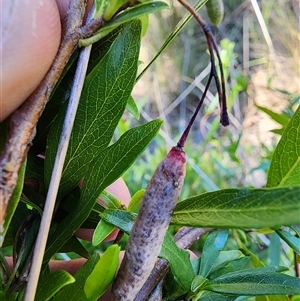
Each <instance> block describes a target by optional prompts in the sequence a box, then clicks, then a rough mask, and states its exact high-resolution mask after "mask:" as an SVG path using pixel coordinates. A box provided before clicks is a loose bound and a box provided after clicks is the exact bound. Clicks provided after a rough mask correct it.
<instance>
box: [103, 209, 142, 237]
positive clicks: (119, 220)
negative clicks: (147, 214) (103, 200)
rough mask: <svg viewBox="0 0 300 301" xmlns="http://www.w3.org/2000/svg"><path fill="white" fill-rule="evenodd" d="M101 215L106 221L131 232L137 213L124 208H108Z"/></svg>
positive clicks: (126, 231)
mask: <svg viewBox="0 0 300 301" xmlns="http://www.w3.org/2000/svg"><path fill="white" fill-rule="evenodd" d="M100 216H101V218H102V219H103V220H105V221H106V222H108V223H110V224H112V225H114V226H115V227H117V228H119V229H120V230H122V231H123V232H125V233H127V234H129V233H130V231H131V228H132V226H133V224H134V221H135V219H136V216H137V214H135V213H131V212H128V211H124V210H112V209H107V210H105V211H104V212H103V213H101V214H100Z"/></svg>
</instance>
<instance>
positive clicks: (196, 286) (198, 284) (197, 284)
mask: <svg viewBox="0 0 300 301" xmlns="http://www.w3.org/2000/svg"><path fill="white" fill-rule="evenodd" d="M207 282H208V279H207V278H205V277H203V276H201V275H196V276H195V277H194V279H193V282H192V284H191V291H192V292H197V291H199V290H201V288H202V287H203V286H204V285H206V284H207Z"/></svg>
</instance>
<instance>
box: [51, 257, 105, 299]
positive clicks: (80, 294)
mask: <svg viewBox="0 0 300 301" xmlns="http://www.w3.org/2000/svg"><path fill="white" fill-rule="evenodd" d="M99 259H100V257H99V255H98V254H94V255H93V256H92V257H91V258H90V259H89V260H88V261H87V262H86V263H85V264H84V265H83V266H82V267H81V268H80V269H79V270H78V271H77V272H76V273H75V275H74V278H75V282H74V283H72V284H70V285H68V286H66V287H64V288H62V289H61V290H60V291H59V292H58V293H57V294H56V295H55V297H54V299H53V301H86V300H87V298H86V295H85V293H84V285H85V282H86V279H87V278H88V276H89V275H90V274H91V273H92V271H93V269H94V268H95V266H96V264H97V262H98V261H99Z"/></svg>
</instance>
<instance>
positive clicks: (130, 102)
mask: <svg viewBox="0 0 300 301" xmlns="http://www.w3.org/2000/svg"><path fill="white" fill-rule="evenodd" d="M126 109H127V110H128V111H129V112H130V113H131V115H132V116H133V117H134V118H136V119H140V111H139V108H138V107H137V105H136V103H135V101H134V99H133V97H132V96H130V97H129V98H128V99H127V104H126Z"/></svg>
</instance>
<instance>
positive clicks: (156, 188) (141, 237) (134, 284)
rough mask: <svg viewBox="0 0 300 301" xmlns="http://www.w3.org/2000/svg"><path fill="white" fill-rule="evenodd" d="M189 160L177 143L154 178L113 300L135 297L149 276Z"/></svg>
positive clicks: (113, 290) (132, 235)
mask: <svg viewBox="0 0 300 301" xmlns="http://www.w3.org/2000/svg"><path fill="white" fill-rule="evenodd" d="M185 162H186V159H185V153H184V151H183V150H182V149H181V148H178V147H173V148H172V149H171V150H170V152H169V153H168V155H167V156H166V157H165V159H164V160H163V161H162V162H161V163H160V164H159V165H158V167H157V169H156V171H155V173H154V175H153V177H152V179H151V180H150V182H149V184H148V186H147V189H146V192H145V194H144V197H143V200H142V203H141V207H140V211H139V215H138V217H137V219H136V222H135V224H134V226H133V228H132V230H131V233H130V237H129V241H128V244H127V248H126V252H125V255H124V259H123V261H122V264H121V266H120V269H119V272H118V274H117V277H116V279H115V282H114V284H113V287H112V294H113V298H112V300H114V301H133V300H134V299H135V297H136V295H137V293H138V292H139V291H140V289H141V288H142V286H143V284H144V283H145V282H146V280H147V278H148V277H149V275H150V273H151V271H152V269H153V267H154V264H155V261H156V259H157V256H158V255H159V252H160V249H161V245H162V243H163V239H164V236H165V234H166V231H167V229H168V227H169V223H170V220H171V216H172V213H173V210H174V207H175V205H176V203H177V200H178V197H179V194H180V191H181V188H182V185H183V181H184V176H185Z"/></svg>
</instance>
